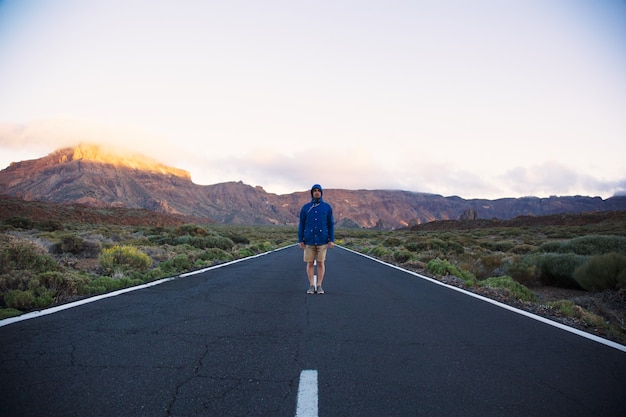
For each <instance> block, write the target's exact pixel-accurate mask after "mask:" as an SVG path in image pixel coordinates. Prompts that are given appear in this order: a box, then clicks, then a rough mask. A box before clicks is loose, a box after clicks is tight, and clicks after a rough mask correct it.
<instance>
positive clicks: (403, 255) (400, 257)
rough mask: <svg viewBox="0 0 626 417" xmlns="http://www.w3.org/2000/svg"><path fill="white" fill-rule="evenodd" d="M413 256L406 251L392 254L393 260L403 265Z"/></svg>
mask: <svg viewBox="0 0 626 417" xmlns="http://www.w3.org/2000/svg"><path fill="white" fill-rule="evenodd" d="M412 257H413V254H412V253H411V252H409V251H408V250H398V251H395V252H394V253H393V258H394V259H395V260H396V261H397V262H400V263H402V264H403V263H405V262H408V261H409V260H411V258H412Z"/></svg>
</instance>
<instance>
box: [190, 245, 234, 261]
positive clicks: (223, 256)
mask: <svg viewBox="0 0 626 417" xmlns="http://www.w3.org/2000/svg"><path fill="white" fill-rule="evenodd" d="M198 257H199V258H200V259H202V260H204V261H232V260H233V255H231V254H230V253H228V252H226V251H224V250H222V249H219V248H209V249H207V250H206V251H204V252H203V253H201V254H200V255H199V256H198Z"/></svg>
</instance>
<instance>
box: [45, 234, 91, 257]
mask: <svg viewBox="0 0 626 417" xmlns="http://www.w3.org/2000/svg"><path fill="white" fill-rule="evenodd" d="M84 250H85V241H84V240H83V239H82V238H81V237H80V236H74V235H65V236H62V237H61V241H60V242H58V243H56V244H54V245H52V247H51V248H50V252H52V253H71V254H74V255H78V254H79V253H81V252H82V251H84Z"/></svg>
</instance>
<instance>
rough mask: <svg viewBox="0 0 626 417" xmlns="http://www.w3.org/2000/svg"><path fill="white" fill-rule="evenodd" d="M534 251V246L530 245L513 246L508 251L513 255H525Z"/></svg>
mask: <svg viewBox="0 0 626 417" xmlns="http://www.w3.org/2000/svg"><path fill="white" fill-rule="evenodd" d="M535 249H536V248H535V246H532V245H515V246H513V247H512V248H511V249H510V250H509V253H512V254H515V255H526V254H528V253H531V252H533V251H534V250H535Z"/></svg>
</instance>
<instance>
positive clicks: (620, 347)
mask: <svg viewBox="0 0 626 417" xmlns="http://www.w3.org/2000/svg"><path fill="white" fill-rule="evenodd" d="M337 246H338V245H335V247H337ZM339 247H340V248H341V249H344V250H347V251H348V252H352V253H355V254H357V255H361V256H363V257H365V258H369V259H371V260H373V261H376V262H379V263H381V264H384V265H387V266H390V267H392V268H395V269H399V270H400V271H404V272H406V273H408V274H411V275H414V276H416V277H419V278H422V279H425V280H427V281H430V282H432V283H435V284H437V285H441V286H443V287H447V288H450V289H451V290H454V291H458V292H462V293H463V294H466V295H469V296H471V297H474V298H478V299H480V300H483V301H486V302H488V303H491V304H495V305H497V306H498V307H502V308H505V309H507V310H510V311H513V312H515V313H518V314H521V315H523V316H526V317H530V318H531V319H534V320H537V321H540V322H542V323H545V324H548V325H550V326H553V327H557V328H559V329H561V330H565V331H567V332H570V333H573V334H576V335H578V336H582V337H584V338H586V339H589V340H593V341H594V342H597V343H601V344H603V345H606V346H609V347H612V348H614V349H617V350H621V351H622V352H626V346H624V345H621V344H619V343H616V342H613V341H611V340H608V339H605V338H603V337H599V336H596V335H595V334H591V333H587V332H584V331H582V330H579V329H576V328H575V327H570V326H567V325H565V324H562V323H559V322H556V321H553V320H550V319H547V318H545V317H541V316H538V315H536V314H533V313H530V312H528V311H524V310H521V309H519V308H516V307H512V306H510V305H507V304H504V303H501V302H499V301H496V300H492V299H491V298H487V297H483V296H482V295H479V294H476V293H473V292H471V291H467V290H464V289H463V288H458V287H455V286H454V285H448V284H445V283H443V282H441V281H437V280H436V279H433V278H430V277H427V276H424V275H421V274H418V273H417V272H413V271H409V270H408V269H404V268H401V267H399V266H397V265H393V264H390V263H387V262H385V261H381V260H380V259H376V258H373V257H371V256H369V255H365V254H363V253H360V252H357V251H355V250H352V249H348V248H346V247H344V246H339Z"/></svg>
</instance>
